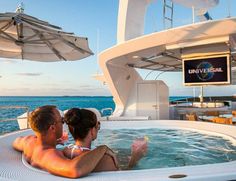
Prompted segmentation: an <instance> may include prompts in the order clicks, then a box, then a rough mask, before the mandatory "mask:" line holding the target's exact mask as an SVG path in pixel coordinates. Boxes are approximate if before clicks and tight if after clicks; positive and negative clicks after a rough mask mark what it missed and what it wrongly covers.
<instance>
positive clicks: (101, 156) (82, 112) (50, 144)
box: [13, 106, 147, 178]
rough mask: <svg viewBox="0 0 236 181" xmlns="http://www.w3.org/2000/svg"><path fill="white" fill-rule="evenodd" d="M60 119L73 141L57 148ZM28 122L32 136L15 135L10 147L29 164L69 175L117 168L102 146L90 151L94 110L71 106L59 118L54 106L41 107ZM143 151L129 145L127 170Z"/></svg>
mask: <svg viewBox="0 0 236 181" xmlns="http://www.w3.org/2000/svg"><path fill="white" fill-rule="evenodd" d="M64 122H65V123H66V124H67V125H68V128H69V131H70V133H71V135H72V136H73V138H74V140H75V144H74V145H69V146H68V147H66V148H64V149H63V150H58V149H56V145H57V144H60V142H61V141H62V137H63V136H62V135H63V124H64ZM29 123H30V126H31V128H32V130H33V131H34V133H35V135H29V136H24V137H18V138H16V139H15V141H14V142H13V148H14V149H15V150H17V151H20V152H23V154H24V156H25V158H26V160H27V161H28V162H29V163H30V164H31V165H32V166H34V167H38V168H41V169H44V170H47V171H48V172H50V173H52V174H55V175H58V176H63V177H69V178H79V177H82V176H85V175H87V174H89V173H90V172H99V171H116V170H119V164H118V161H117V157H116V155H115V154H114V152H113V151H112V150H111V149H110V148H108V147H107V146H106V145H101V146H98V147H96V148H95V149H93V150H91V143H92V141H93V140H95V139H96V138H97V134H98V131H99V129H100V122H99V120H98V117H97V115H96V114H95V112H93V111H91V110H87V109H79V108H72V109H70V110H68V111H67V112H66V114H65V116H64V118H63V117H62V116H61V114H60V112H59V110H58V109H57V108H56V106H42V107H39V108H37V109H35V110H34V111H33V112H32V113H31V114H30V116H29ZM146 151H147V144H143V145H142V146H137V144H136V145H135V144H133V145H132V147H131V157H130V159H129V162H128V163H127V169H130V168H132V167H133V166H135V165H136V164H137V162H138V161H139V160H140V159H141V158H142V157H143V156H144V155H145V153H146Z"/></svg>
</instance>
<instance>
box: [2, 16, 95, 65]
mask: <svg viewBox="0 0 236 181" xmlns="http://www.w3.org/2000/svg"><path fill="white" fill-rule="evenodd" d="M92 54H93V52H92V51H91V50H90V49H89V46H88V39H87V38H84V37H78V36H75V35H74V34H73V33H67V32H63V31H62V29H61V28H60V27H58V26H54V25H51V24H49V23H48V22H45V21H42V20H39V19H37V18H35V17H32V16H29V15H26V14H24V13H22V12H18V13H0V57H2V58H13V59H27V60H34V61H42V62H53V61H60V60H79V59H82V58H85V57H88V56H90V55H92Z"/></svg>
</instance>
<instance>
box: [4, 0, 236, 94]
mask: <svg viewBox="0 0 236 181" xmlns="http://www.w3.org/2000/svg"><path fill="white" fill-rule="evenodd" d="M21 2H23V3H24V6H25V13H26V14H28V15H31V16H34V17H37V18H39V19H41V20H44V21H48V22H49V23H51V24H54V25H57V26H60V27H62V28H63V30H64V31H68V32H74V33H75V34H76V35H77V36H82V37H88V40H89V46H90V48H91V50H92V51H93V52H94V55H93V56H90V57H88V58H85V59H83V60H79V61H74V62H71V61H66V62H64V61H62V62H51V63H42V62H33V61H28V60H16V59H12V60H10V59H6V58H2V59H0V96H64V95H68V96H104V95H105V96H110V95H111V93H110V91H109V89H108V86H107V85H103V84H102V83H101V82H99V81H97V80H95V79H94V78H93V77H92V75H94V74H96V73H102V72H101V69H100V68H99V65H98V58H97V57H98V54H99V52H101V51H103V50H105V49H107V48H110V47H112V46H115V45H116V32H117V29H116V28H117V16H118V4H119V1H118V0H69V1H68V0H40V1H36V0H21V1H18V0H0V12H1V13H4V12H14V11H15V9H16V7H17V6H18V4H20V3H21ZM162 5H163V4H162V1H161V0H156V1H154V2H153V3H152V4H151V5H150V6H149V7H148V9H147V14H146V20H145V30H144V33H145V34H148V33H152V32H156V31H160V30H162V29H163V20H162ZM235 8H236V1H235V0H221V1H220V4H219V5H218V6H217V7H215V8H212V9H210V10H209V13H210V15H211V16H212V18H213V19H220V18H224V17H227V16H229V15H230V16H234V17H235V16H236V11H233V9H235ZM191 22H192V12H191V9H188V8H186V7H182V6H180V5H178V4H175V5H174V26H181V25H186V24H189V23H191ZM149 72H150V71H140V73H141V75H142V76H143V77H146V76H147V75H148V73H149ZM159 74H160V72H152V73H150V75H148V78H147V79H155V77H157V76H158V75H159ZM158 78H159V79H160V80H163V81H165V83H166V84H167V85H168V86H169V91H170V95H171V96H198V95H199V91H200V88H199V87H184V86H183V83H182V74H181V73H173V72H172V73H163V74H160V75H159V77H158ZM216 88H217V91H216ZM204 94H205V95H232V94H236V86H224V87H223V86H222V87H215V86H208V87H206V88H204Z"/></svg>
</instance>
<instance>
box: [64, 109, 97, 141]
mask: <svg viewBox="0 0 236 181" xmlns="http://www.w3.org/2000/svg"><path fill="white" fill-rule="evenodd" d="M64 120H65V122H66V124H67V125H68V127H69V130H70V133H71V135H72V136H73V138H74V139H75V140H76V139H84V138H85V137H86V136H87V134H88V132H89V130H90V129H91V128H93V127H94V126H96V124H97V116H96V114H95V113H93V112H92V111H89V110H86V109H79V108H72V109H70V110H69V111H67V113H66V114H65V116H64Z"/></svg>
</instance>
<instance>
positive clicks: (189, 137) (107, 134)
mask: <svg viewBox="0 0 236 181" xmlns="http://www.w3.org/2000/svg"><path fill="white" fill-rule="evenodd" d="M144 136H148V138H149V141H148V152H147V154H146V156H144V157H143V158H142V159H141V160H140V161H139V163H138V165H137V166H136V167H135V168H134V169H137V170H139V169H152V168H165V167H178V166H189V165H203V164H212V163H222V162H229V161H233V160H236V146H234V145H233V144H232V142H231V141H230V140H227V139H225V138H222V137H220V136H215V135H208V134H202V133H199V132H195V131H189V130H175V129H159V128H155V129H116V130H111V129H103V130H100V132H99V134H98V138H97V140H95V141H94V144H93V147H95V146H97V145H101V144H105V145H108V146H109V147H110V148H112V149H113V150H114V151H115V152H116V153H117V154H118V157H119V158H120V159H119V160H120V162H121V165H122V166H124V165H125V164H126V163H127V159H128V156H129V155H130V151H131V150H130V145H131V144H132V142H133V140H134V139H136V138H140V137H144ZM69 140H70V141H69V142H73V139H72V138H71V137H70V138H69Z"/></svg>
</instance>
